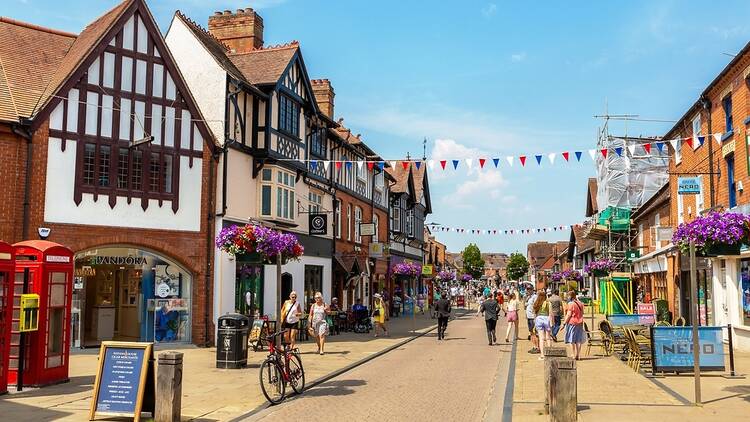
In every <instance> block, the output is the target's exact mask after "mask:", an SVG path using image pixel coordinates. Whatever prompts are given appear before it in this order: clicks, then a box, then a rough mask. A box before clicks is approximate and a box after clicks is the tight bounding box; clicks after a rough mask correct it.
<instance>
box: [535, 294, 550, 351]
mask: <svg viewBox="0 0 750 422" xmlns="http://www.w3.org/2000/svg"><path fill="white" fill-rule="evenodd" d="M549 306H550V305H549V301H548V300H547V293H546V292H545V291H544V290H540V291H539V293H538V294H537V298H536V301H534V314H536V318H535V319H534V326H535V327H536V333H537V335H538V336H539V353H541V354H542V356H539V360H543V359H544V348H545V347H547V341H549V336H550V331H551V330H552V327H551V326H550V322H549Z"/></svg>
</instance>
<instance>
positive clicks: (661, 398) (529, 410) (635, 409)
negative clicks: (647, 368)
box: [512, 320, 750, 422]
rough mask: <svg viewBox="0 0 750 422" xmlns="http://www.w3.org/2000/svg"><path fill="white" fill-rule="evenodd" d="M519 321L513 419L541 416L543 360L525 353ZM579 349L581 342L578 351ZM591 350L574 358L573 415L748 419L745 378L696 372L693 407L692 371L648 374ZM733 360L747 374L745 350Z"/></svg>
mask: <svg viewBox="0 0 750 422" xmlns="http://www.w3.org/2000/svg"><path fill="white" fill-rule="evenodd" d="M521 325H522V327H521V330H520V331H521V334H520V337H521V340H520V341H519V343H518V345H517V350H516V359H515V364H516V367H515V377H514V382H513V383H514V394H513V413H512V414H513V420H520V421H546V420H548V416H546V415H544V414H543V411H544V396H543V391H544V390H543V388H544V384H543V383H544V380H543V371H544V362H543V361H540V360H538V357H539V355H538V354H533V355H532V354H529V353H527V352H528V350H529V349H530V348H531V343H530V342H529V341H528V340H526V336H527V335H528V330H527V329H526V324H525V320H523V322H522V324H521ZM558 337H559V338H562V337H563V336H561V335H558ZM560 345H562V344H560ZM585 350H586V346H585V345H584V348H583V352H584V353H585ZM596 353H599V350H598V349H595V348H592V349H591V355H590V356H585V357H583V358H582V360H580V361H579V362H577V363H578V366H577V369H578V412H579V413H578V420H579V421H602V420H606V421H608V422H615V421H633V420H636V419H637V420H641V421H656V420H663V421H672V420H680V421H681V422H686V421H701V422H705V421H709V420H716V421H734V420H748V415H750V378H746V379H731V380H730V379H726V378H723V377H721V376H719V375H717V374H715V373H713V374H711V375H708V376H705V377H702V379H701V380H702V381H701V382H702V389H703V401H704V405H703V406H702V407H694V406H692V405H691V403H692V400H693V377H692V374H690V375H681V376H674V375H670V376H666V377H664V378H657V379H649V378H646V377H645V376H644V374H643V373H640V374H639V373H635V372H633V370H632V369H630V367H628V366H627V364H626V363H625V362H621V361H619V360H618V359H617V358H615V357H614V356H599V355H596ZM735 363H736V368H737V372H738V373H744V374H748V371H750V354H748V353H736V354H735Z"/></svg>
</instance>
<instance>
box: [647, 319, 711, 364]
mask: <svg viewBox="0 0 750 422" xmlns="http://www.w3.org/2000/svg"><path fill="white" fill-rule="evenodd" d="M721 332H722V327H698V344H699V347H700V355H699V356H700V368H701V370H702V371H723V370H724V369H725V368H724V343H723V342H722V334H721ZM651 346H652V347H653V353H654V370H655V371H692V370H693V329H692V327H654V328H653V331H652V339H651Z"/></svg>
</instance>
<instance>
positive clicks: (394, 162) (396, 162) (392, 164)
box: [388, 160, 398, 170]
mask: <svg viewBox="0 0 750 422" xmlns="http://www.w3.org/2000/svg"><path fill="white" fill-rule="evenodd" d="M388 164H390V165H391V168H392V169H394V170H395V169H396V166H397V165H398V161H395V160H391V161H389V162H388Z"/></svg>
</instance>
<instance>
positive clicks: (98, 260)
mask: <svg viewBox="0 0 750 422" xmlns="http://www.w3.org/2000/svg"><path fill="white" fill-rule="evenodd" d="M89 264H90V265H146V257H145V256H132V255H128V256H99V255H96V256H92V257H91V260H90V261H89Z"/></svg>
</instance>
